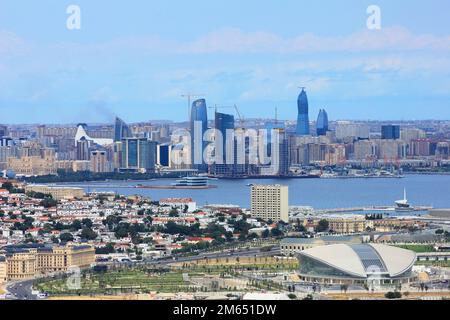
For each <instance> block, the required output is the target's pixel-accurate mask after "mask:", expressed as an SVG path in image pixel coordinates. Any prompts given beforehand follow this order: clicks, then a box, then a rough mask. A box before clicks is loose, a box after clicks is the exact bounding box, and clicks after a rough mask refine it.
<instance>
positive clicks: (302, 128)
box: [296, 88, 310, 136]
mask: <svg viewBox="0 0 450 320" xmlns="http://www.w3.org/2000/svg"><path fill="white" fill-rule="evenodd" d="M297 106H298V117H297V130H296V134H297V135H298V136H307V135H309V134H310V132H309V107H308V97H307V96H306V92H305V89H304V88H302V92H300V95H299V96H298V99H297Z"/></svg>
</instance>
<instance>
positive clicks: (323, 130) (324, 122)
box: [316, 109, 328, 136]
mask: <svg viewBox="0 0 450 320" xmlns="http://www.w3.org/2000/svg"><path fill="white" fill-rule="evenodd" d="M316 127H317V128H316V129H317V135H318V136H326V135H327V131H328V114H327V112H326V111H325V109H320V111H319V116H318V117H317V123H316Z"/></svg>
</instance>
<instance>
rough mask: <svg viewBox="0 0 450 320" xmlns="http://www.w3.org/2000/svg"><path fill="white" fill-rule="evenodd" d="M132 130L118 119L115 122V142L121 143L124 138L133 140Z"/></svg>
mask: <svg viewBox="0 0 450 320" xmlns="http://www.w3.org/2000/svg"><path fill="white" fill-rule="evenodd" d="M131 137H132V134H131V130H130V127H128V125H127V124H126V123H125V121H123V120H122V119H120V118H119V117H116V121H115V122H114V141H115V142H117V141H121V140H122V139H124V138H131Z"/></svg>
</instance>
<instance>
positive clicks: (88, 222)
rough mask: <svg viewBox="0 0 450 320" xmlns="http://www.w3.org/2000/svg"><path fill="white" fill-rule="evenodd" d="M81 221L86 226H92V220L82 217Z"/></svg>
mask: <svg viewBox="0 0 450 320" xmlns="http://www.w3.org/2000/svg"><path fill="white" fill-rule="evenodd" d="M81 223H82V224H83V226H85V227H87V228H92V220H91V219H89V218H84V219H83V220H81Z"/></svg>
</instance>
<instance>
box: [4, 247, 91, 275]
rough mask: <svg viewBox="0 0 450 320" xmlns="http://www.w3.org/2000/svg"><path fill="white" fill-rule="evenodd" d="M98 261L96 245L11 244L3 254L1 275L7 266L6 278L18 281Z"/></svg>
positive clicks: (85, 266) (85, 265) (82, 266)
mask: <svg viewBox="0 0 450 320" xmlns="http://www.w3.org/2000/svg"><path fill="white" fill-rule="evenodd" d="M2 260H3V262H2ZM94 262H95V249H94V248H93V247H92V246H89V245H78V246H75V245H73V246H43V245H21V246H10V247H6V249H5V253H4V255H2V256H0V277H1V275H2V274H1V272H2V269H3V268H5V270H6V276H4V278H5V279H6V281H15V280H24V279H32V278H34V277H36V276H38V275H43V274H48V273H52V272H67V271H68V270H69V269H70V268H73V267H78V268H81V269H82V268H87V267H89V266H90V265H91V264H92V263H94ZM3 272H5V271H3Z"/></svg>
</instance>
